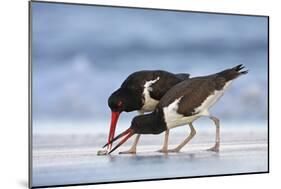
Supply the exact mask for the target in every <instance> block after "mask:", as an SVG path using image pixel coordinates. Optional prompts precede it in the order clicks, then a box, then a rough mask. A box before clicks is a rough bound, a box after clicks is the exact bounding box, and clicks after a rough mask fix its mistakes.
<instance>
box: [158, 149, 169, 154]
mask: <svg viewBox="0 0 281 189" xmlns="http://www.w3.org/2000/svg"><path fill="white" fill-rule="evenodd" d="M157 152H160V153H165V154H166V153H168V149H166V148H162V149H160V150H157Z"/></svg>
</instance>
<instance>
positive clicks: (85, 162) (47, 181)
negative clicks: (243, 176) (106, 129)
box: [33, 129, 268, 186]
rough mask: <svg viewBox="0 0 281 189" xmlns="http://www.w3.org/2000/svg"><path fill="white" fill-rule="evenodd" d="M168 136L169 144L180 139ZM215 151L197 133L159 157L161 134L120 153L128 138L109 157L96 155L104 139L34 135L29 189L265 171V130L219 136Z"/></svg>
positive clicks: (209, 136)
mask: <svg viewBox="0 0 281 189" xmlns="http://www.w3.org/2000/svg"><path fill="white" fill-rule="evenodd" d="M184 137H186V136H185V134H183V133H172V134H171V137H170V142H169V143H170V146H171V148H172V147H174V146H175V145H176V144H178V143H180V142H181V140H183V139H184ZM221 138H222V141H221V150H220V152H219V153H216V152H210V151H206V149H207V148H209V147H212V146H213V144H214V133H213V132H209V131H206V132H201V133H199V134H197V135H196V136H195V138H194V139H193V140H192V141H191V142H190V144H188V145H187V146H185V147H184V148H183V149H182V151H181V152H180V153H170V154H168V155H167V154H166V155H165V154H162V153H158V152H156V150H158V149H160V148H161V144H162V141H163V135H159V136H143V137H142V138H141V141H140V145H139V148H138V153H137V154H136V155H119V154H118V152H119V151H123V150H126V149H127V148H128V147H129V146H130V143H131V142H132V140H130V141H129V142H128V143H127V144H125V145H124V146H122V147H120V148H119V149H118V150H116V152H114V153H112V155H109V156H97V151H98V150H100V149H101V148H99V147H100V146H102V144H103V143H104V142H105V139H106V135H105V134H101V135H91V134H88V135H35V136H34V140H33V186H43V185H61V184H77V183H94V182H107V181H119V180H136V179H151V178H168V177H188V176H198V175H216V174H230V173H246V172H263V171H267V163H268V159H267V157H268V156H267V152H268V150H267V149H268V146H267V134H266V130H262V129H260V130H258V131H255V132H253V131H252V130H243V131H239V132H233V131H231V132H230V131H229V132H223V133H222V134H221Z"/></svg>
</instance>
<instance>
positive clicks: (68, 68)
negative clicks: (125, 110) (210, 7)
mask: <svg viewBox="0 0 281 189" xmlns="http://www.w3.org/2000/svg"><path fill="white" fill-rule="evenodd" d="M32 24H33V25H32V50H33V51H32V65H33V67H32V71H33V118H34V120H39V121H40V120H45V121H46V120H47V121H48V120H49V121H52V120H67V121H72V120H73V121H75V120H100V119H104V120H105V119H106V120H108V119H109V117H110V115H109V114H110V110H109V108H108V106H107V98H108V97H109V95H110V94H111V93H112V92H113V91H114V90H115V89H117V88H118V87H119V86H120V84H121V83H122V81H123V80H124V79H125V78H126V77H127V76H128V75H129V74H130V73H132V72H135V71H137V70H143V69H164V70H167V71H171V72H175V73H176V72H181V73H183V72H184V73H190V74H191V76H199V75H205V74H212V73H215V72H218V71H221V70H223V69H225V68H230V67H233V66H235V65H237V64H244V65H245V66H246V67H247V68H248V69H249V70H250V72H249V74H248V75H246V76H243V77H241V78H239V79H237V81H235V82H234V83H233V84H232V86H231V87H230V89H229V91H227V92H226V94H225V96H224V97H223V98H222V99H221V100H220V102H218V104H216V105H215V107H214V108H213V109H212V112H213V114H215V115H217V116H219V117H220V118H223V119H225V120H231V119H236V120H237V119H238V120H242V121H243V120H246V121H247V120H262V121H265V120H266V119H267V106H268V105H267V97H268V94H267V87H268V86H267V71H268V70H267V56H268V54H267V19H266V18H265V17H250V16H233V15H217V14H202V13H190V12H171V11H152V10H141V9H125V8H109V7H94V6H73V5H62V4H49V3H37V2H33V3H32ZM133 115H135V113H130V114H123V115H122V119H124V120H126V119H128V120H130V119H131V118H132V116H133ZM34 126H35V127H36V125H34Z"/></svg>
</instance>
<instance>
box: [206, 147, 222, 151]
mask: <svg viewBox="0 0 281 189" xmlns="http://www.w3.org/2000/svg"><path fill="white" fill-rule="evenodd" d="M207 151H213V152H219V151H220V146H219V145H215V146H214V147H212V148H208V149H207Z"/></svg>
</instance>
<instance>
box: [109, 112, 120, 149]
mask: <svg viewBox="0 0 281 189" xmlns="http://www.w3.org/2000/svg"><path fill="white" fill-rule="evenodd" d="M119 115H120V112H111V124H110V130H109V135H108V144H109V145H108V146H107V149H109V150H110V149H111V147H112V144H111V143H110V141H111V140H113V138H114V136H115V129H116V124H117V121H118V118H119Z"/></svg>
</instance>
